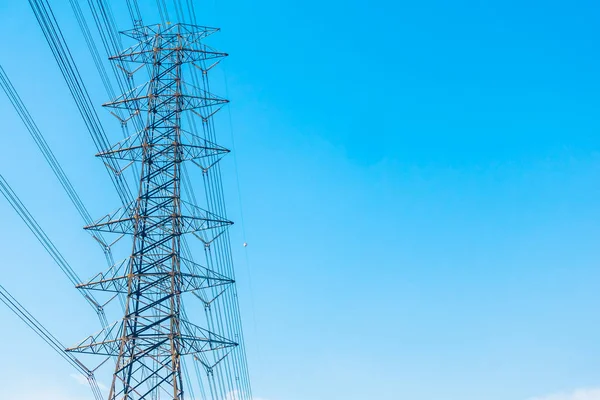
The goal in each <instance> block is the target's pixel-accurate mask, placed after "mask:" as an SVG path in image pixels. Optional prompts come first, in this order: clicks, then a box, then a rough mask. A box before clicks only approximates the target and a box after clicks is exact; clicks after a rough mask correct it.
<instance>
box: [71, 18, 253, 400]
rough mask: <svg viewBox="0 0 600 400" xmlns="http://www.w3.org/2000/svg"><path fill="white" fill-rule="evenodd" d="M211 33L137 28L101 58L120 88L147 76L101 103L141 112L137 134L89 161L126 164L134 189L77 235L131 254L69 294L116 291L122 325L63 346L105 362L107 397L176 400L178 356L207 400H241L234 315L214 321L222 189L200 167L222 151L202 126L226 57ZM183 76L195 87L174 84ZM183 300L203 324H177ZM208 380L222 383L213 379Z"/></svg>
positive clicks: (224, 260) (214, 102) (218, 314)
mask: <svg viewBox="0 0 600 400" xmlns="http://www.w3.org/2000/svg"><path fill="white" fill-rule="evenodd" d="M216 31H217V29H214V28H206V27H198V26H192V25H186V24H173V25H166V26H161V25H154V26H146V27H137V28H135V29H133V30H130V31H127V32H124V34H125V35H126V36H128V37H129V38H131V39H134V40H135V41H136V43H135V44H134V45H133V46H132V47H130V48H129V49H127V50H125V51H123V52H122V53H120V54H118V55H116V56H114V57H111V60H113V62H116V63H117V65H118V67H119V68H120V69H122V70H123V71H125V72H126V74H127V76H128V79H130V81H131V82H132V79H133V75H134V72H135V73H136V74H137V72H136V71H142V73H145V74H147V75H149V80H148V81H147V82H145V83H144V84H142V85H140V86H138V87H136V88H135V89H133V90H130V91H129V92H127V93H125V94H123V95H122V96H120V97H118V98H117V99H114V100H113V101H111V102H109V103H107V104H105V106H106V107H110V108H116V109H120V110H122V111H124V112H125V113H126V114H128V115H129V116H130V118H133V117H136V118H139V117H140V116H143V117H144V118H145V122H144V125H145V126H143V129H141V130H139V131H138V132H136V133H134V134H133V135H131V136H129V137H128V138H126V139H124V140H122V141H121V142H119V143H117V144H116V145H114V146H112V147H111V148H109V149H106V150H105V151H102V152H100V153H99V154H98V156H100V157H102V158H103V159H105V160H106V161H110V162H111V163H112V164H110V165H114V162H115V161H116V162H118V163H120V164H119V165H123V166H124V167H123V169H125V168H126V167H129V166H130V165H134V168H135V171H136V172H137V176H138V177H139V185H138V187H137V198H135V199H134V200H133V201H132V202H131V203H130V204H129V205H126V206H124V207H122V208H121V209H119V210H118V211H116V212H113V213H111V214H110V215H107V216H106V217H104V218H103V219H101V220H99V221H97V222H96V223H95V224H94V225H91V226H88V227H86V229H90V230H96V231H101V232H109V233H115V234H119V235H131V236H132V238H133V245H132V246H133V249H132V250H131V255H130V256H129V257H128V258H127V259H125V260H124V261H123V262H121V263H117V264H116V265H115V266H113V267H112V268H110V269H109V270H108V271H107V272H104V273H101V274H99V275H97V276H96V277H94V278H93V279H91V280H90V281H89V282H86V283H83V284H81V285H79V288H80V289H82V290H101V291H106V292H114V293H117V294H119V295H120V296H121V299H122V303H123V309H124V317H123V319H122V320H119V321H117V322H116V323H114V324H112V325H109V326H108V327H107V328H105V329H104V330H102V331H101V332H100V333H98V334H96V335H93V336H91V337H89V338H87V339H85V340H84V341H82V342H81V343H79V344H78V345H76V346H74V347H72V348H70V349H69V350H70V351H76V352H84V353H93V354H102V355H105V356H112V357H114V359H115V360H116V368H115V371H114V374H113V380H112V385H111V387H110V394H109V399H110V400H117V399H118V400H121V399H123V400H125V399H127V400H137V399H153V400H155V399H174V400H175V399H182V398H184V390H185V388H184V374H183V372H182V357H183V356H184V355H191V356H192V357H193V360H194V361H195V362H199V363H200V365H202V367H203V368H204V370H205V372H206V379H207V383H206V388H207V390H208V391H209V393H210V395H211V398H213V399H220V398H225V397H227V398H235V399H236V400H237V399H247V398H250V396H251V394H250V388H249V384H247V383H244V379H242V378H244V375H245V374H247V372H246V370H245V368H246V366H245V356H243V355H242V356H240V355H235V351H234V350H235V349H236V347H238V345H239V343H240V341H241V340H242V339H241V330H240V329H239V316H236V315H232V314H227V315H224V314H223V312H224V311H225V310H226V309H227V307H229V306H230V305H231V304H230V303H231V302H232V301H235V302H236V304H237V296H236V295H235V292H233V294H231V293H227V291H228V290H231V287H232V286H233V283H234V280H233V270H232V268H231V257H230V255H229V256H228V255H227V254H226V252H223V249H225V247H226V246H228V241H229V239H228V235H227V232H226V230H227V227H228V226H229V225H230V224H231V222H230V221H228V220H227V219H226V218H225V217H223V216H219V213H221V212H224V207H223V204H222V199H221V196H222V193H221V192H220V191H219V190H213V189H211V188H212V186H211V185H213V183H210V176H211V175H210V174H211V172H212V170H213V169H215V166H217V163H218V161H219V160H220V159H221V157H222V156H223V155H224V154H226V153H227V152H228V150H227V149H225V148H224V147H222V146H219V145H217V144H215V142H214V123H213V121H212V117H213V115H214V114H215V113H216V111H218V110H219V109H220V107H221V106H222V105H223V104H225V103H226V102H227V101H226V100H224V99H222V98H219V97H217V96H214V95H211V94H210V93H209V92H208V81H207V74H208V71H209V70H210V69H211V68H212V67H213V66H214V65H215V64H216V63H217V62H218V61H219V59H220V58H222V57H225V56H226V54H225V53H220V52H217V51H215V50H213V49H212V48H210V47H209V46H207V45H206V44H204V42H203V40H204V39H205V38H206V37H207V36H209V35H211V34H212V33H214V32H216ZM191 69H196V70H197V71H200V73H199V74H197V75H196V74H192V73H191ZM186 71H187V72H186ZM186 74H189V76H190V77H191V78H193V80H194V83H195V84H196V85H200V86H201V87H197V86H196V85H192V84H190V83H189V82H186V81H185V79H184V75H186ZM198 75H199V76H198ZM136 76H137V75H136ZM187 161H189V162H191V163H194V164H195V165H197V166H199V167H200V168H201V171H202V175H203V176H204V177H205V187H206V190H205V191H206V202H207V205H206V209H204V208H200V207H198V206H197V205H196V204H195V202H193V201H187V200H186V199H184V197H183V193H184V192H185V191H186V190H187V189H190V188H186V187H185V185H184V184H185V183H186V181H185V179H184V177H185V176H186V175H185V174H184V172H185V167H184V162H187ZM107 165H109V164H107ZM112 168H113V169H114V167H112ZM122 172H123V171H122V170H115V173H118V174H120V173H122ZM219 179H220V178H219ZM182 188H183V190H182ZM192 197H193V195H192ZM221 215H223V214H221ZM185 234H192V235H194V236H195V237H196V238H197V239H199V240H200V241H201V245H202V247H203V248H204V253H205V255H206V265H205V266H202V265H200V264H199V263H196V262H195V261H193V260H192V254H191V252H190V251H189V248H188V247H187V242H186V241H185V237H184V235H185ZM223 254H225V255H223ZM185 292H189V293H192V294H193V295H195V297H196V298H198V299H200V300H201V301H202V303H203V306H204V309H205V311H206V326H203V327H201V326H198V325H195V324H193V323H192V322H190V321H189V320H187V319H186V314H185V311H184V309H183V302H182V294H183V293H185ZM224 293H226V294H227V296H228V297H225V295H224ZM221 298H223V299H224V300H223V301H222V302H221V303H219V301H220V300H219V301H217V299H221ZM235 306H236V305H235ZM215 307H219V308H218V310H217V311H214V310H215ZM236 307H237V306H236ZM236 318H238V319H236ZM215 320H217V322H215ZM217 373H222V374H223V375H224V376H225V374H226V373H227V374H230V375H231V376H229V375H228V377H227V379H228V380H227V379H223V377H222V376H221V377H220V380H218V379H217V378H215V374H217ZM246 378H247V377H246ZM246 381H247V379H246ZM240 382H242V383H240ZM246 386H247V387H246Z"/></svg>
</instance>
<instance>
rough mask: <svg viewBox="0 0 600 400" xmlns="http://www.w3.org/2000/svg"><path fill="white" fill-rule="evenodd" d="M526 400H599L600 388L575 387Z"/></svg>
mask: <svg viewBox="0 0 600 400" xmlns="http://www.w3.org/2000/svg"><path fill="white" fill-rule="evenodd" d="M528 400H600V388H589V389H577V390H574V391H572V392H570V393H569V392H565V393H555V394H550V395H546V396H540V397H532V398H530V399H528Z"/></svg>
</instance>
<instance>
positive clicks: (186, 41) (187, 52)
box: [110, 24, 227, 64]
mask: <svg viewBox="0 0 600 400" xmlns="http://www.w3.org/2000/svg"><path fill="white" fill-rule="evenodd" d="M218 31H219V29H218V28H209V27H206V26H198V25H189V24H167V25H161V24H157V25H148V26H143V27H138V28H134V29H131V30H127V31H123V32H121V33H122V34H123V35H125V36H127V37H130V38H132V39H135V40H136V41H137V43H136V44H134V45H133V46H131V47H129V48H128V49H126V50H125V51H123V52H121V53H119V54H117V55H115V56H112V57H110V59H111V60H115V61H124V62H132V63H146V64H153V63H156V62H157V61H163V62H167V63H168V62H170V61H174V60H175V59H174V58H172V57H168V56H167V57H166V58H165V59H164V60H157V57H159V58H162V57H165V56H166V55H167V54H168V53H171V52H173V53H174V52H176V53H177V54H178V57H177V58H176V60H177V62H178V63H188V62H195V61H201V60H210V59H215V58H222V57H226V56H227V53H222V52H219V51H217V50H215V49H213V48H212V47H210V46H208V45H206V44H204V43H203V42H202V40H203V39H205V38H207V37H208V36H210V35H212V34H213V33H216V32H218ZM159 53H161V54H159ZM165 53H166V54H165Z"/></svg>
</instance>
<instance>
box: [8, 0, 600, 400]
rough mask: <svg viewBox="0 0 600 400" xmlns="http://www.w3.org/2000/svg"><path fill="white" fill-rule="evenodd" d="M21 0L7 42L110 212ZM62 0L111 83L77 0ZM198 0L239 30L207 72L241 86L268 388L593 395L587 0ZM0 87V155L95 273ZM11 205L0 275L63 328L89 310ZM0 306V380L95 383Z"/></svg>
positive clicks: (61, 240) (338, 394)
mask: <svg viewBox="0 0 600 400" xmlns="http://www.w3.org/2000/svg"><path fill="white" fill-rule="evenodd" d="M18 3H19V2H8V1H4V2H0V13H1V14H2V15H4V16H7V18H5V22H4V23H3V24H2V26H0V34H1V35H2V37H3V38H4V40H3V45H2V50H1V51H0V63H1V64H2V65H3V67H4V68H5V70H6V72H7V73H8V74H9V76H11V78H12V80H13V83H14V84H15V86H16V88H17V90H19V92H20V94H21V96H22V97H23V100H24V101H25V103H26V104H27V105H28V107H29V109H30V111H31V113H32V114H33V116H34V117H35V119H36V121H37V123H38V125H39V126H40V128H41V130H42V132H44V134H45V136H46V138H47V140H48V142H49V143H50V145H51V146H52V148H53V150H54V151H55V153H56V156H57V157H58V158H59V160H60V161H61V163H62V164H63V166H64V167H65V170H66V172H67V174H69V176H70V177H71V179H72V180H73V183H74V185H75V187H76V188H77V190H78V191H79V192H80V193H81V196H82V198H83V199H84V201H85V203H86V205H87V206H88V207H89V209H90V210H91V211H92V213H93V214H94V215H98V216H101V215H103V213H105V212H107V211H109V210H111V209H113V208H114V206H113V205H116V204H117V203H116V196H115V195H114V193H113V191H112V190H111V187H110V186H109V181H108V179H107V177H106V174H105V172H104V171H103V169H102V165H101V164H100V162H99V161H98V160H97V159H95V158H94V157H93V154H94V153H95V150H94V147H93V145H92V142H91V140H90V138H89V136H88V134H87V132H86V131H85V127H84V125H83V123H82V121H81V119H80V118H79V117H78V114H77V111H76V108H75V107H74V104H73V102H72V100H71V98H70V96H69V93H68V90H67V88H66V86H65V85H64V83H63V81H62V78H61V77H60V75H59V72H58V69H57V67H56V64H55V62H54V60H53V59H52V56H51V54H50V52H49V49H48V46H47V44H46V43H45V41H44V39H43V37H42V35H41V31H40V29H39V27H38V26H37V23H36V21H35V20H34V17H33V13H32V12H31V10H30V9H29V8H28V5H27V4H26V2H22V3H23V4H18ZM52 3H53V4H55V3H56V12H57V17H58V18H59V21H60V23H61V27H63V29H64V31H65V34H66V36H67V39H68V42H69V45H70V46H72V48H73V49H74V51H75V56H76V61H77V62H78V65H80V66H81V69H82V74H83V76H84V78H85V79H86V82H87V84H88V87H89V89H90V92H91V95H92V98H93V99H94V101H95V102H96V103H97V104H101V103H102V102H104V101H106V96H105V94H104V92H103V89H102V87H101V86H100V85H99V80H98V78H97V77H96V75H95V71H94V70H93V66H92V63H91V60H90V58H89V55H88V53H87V50H86V48H85V44H84V43H83V42H82V41H81V40H80V37H79V36H78V27H77V26H76V23H75V22H74V20H73V18H72V16H71V13H70V9H69V8H68V5H66V4H62V5H61V4H57V3H59V2H56V1H54V2H52ZM65 3H66V2H65ZM111 3H113V7H114V10H115V12H117V14H118V23H119V26H120V27H123V28H127V27H128V25H127V18H126V15H124V14H122V12H123V11H124V8H123V4H124V2H121V1H117V0H113V1H112V2H111ZM413 3H418V4H413ZM151 4H154V2H151ZM196 4H197V7H198V8H202V10H203V12H202V13H201V14H199V18H200V20H201V21H202V23H204V24H206V25H209V26H219V27H221V28H222V32H221V33H219V35H218V37H217V36H215V38H214V42H213V43H214V45H215V47H217V48H219V49H220V50H223V51H226V52H228V53H230V54H231V56H230V57H229V59H227V60H226V62H225V65H224V70H225V73H224V74H223V73H218V74H216V75H217V76H216V79H217V81H218V80H219V79H220V80H221V82H223V80H224V79H226V81H227V89H228V90H227V92H228V94H227V95H228V97H229V98H231V100H232V103H231V113H232V126H233V133H234V137H235V150H236V160H237V163H234V160H233V158H232V157H230V158H229V159H227V160H226V161H225V164H224V168H225V170H224V172H225V177H226V181H225V185H226V187H225V189H226V194H227V196H228V201H229V204H228V206H229V213H230V218H231V219H233V220H235V221H238V224H236V225H235V228H234V230H233V248H234V252H235V256H236V266H237V271H238V283H239V287H240V291H241V295H240V299H241V304H242V312H243V319H244V324H245V332H246V341H247V347H248V352H249V364H250V371H251V378H252V382H253V388H254V393H255V395H256V396H257V397H258V398H260V399H264V400H330V399H345V400H364V399H378V400H398V399H411V400H481V399H486V400H530V399H534V398H535V399H536V400H538V399H540V400H541V399H544V400H598V399H600V390H598V389H594V388H600V378H598V377H599V376H600V364H599V362H598V357H597V355H598V354H600V342H599V341H598V337H600V319H599V317H598V313H597V309H598V306H599V305H600V297H599V295H598V293H599V291H598V288H599V285H600V284H599V282H600V272H599V269H598V268H597V264H598V263H597V260H598V258H599V256H600V251H599V247H598V245H597V238H598V237H600V228H599V227H600V224H598V222H597V221H598V220H599V219H600V218H599V217H600V202H599V201H598V199H599V198H600V183H599V182H600V153H599V152H598V149H599V148H600V138H599V136H598V130H599V127H600V117H599V116H600V113H599V112H598V110H599V109H600V97H599V96H598V93H600V87H599V86H600V81H599V80H598V74H597V71H598V70H600V55H599V53H598V51H597V49H598V37H600V32H599V30H600V28H598V24H597V20H598V15H599V13H600V8H599V6H598V5H597V4H596V3H595V2H592V1H577V0H575V1H572V2H569V3H568V4H567V2H558V1H546V2H541V1H526V2H517V1H512V0H508V1H502V2H500V1H496V2H491V1H488V2H485V1H454V2H445V1H441V0H426V1H421V2H381V1H380V2H377V1H374V2H356V1H346V2H342V1H329V2H316V1H313V0H306V1H302V2H295V1H291V2H275V1H264V2H238V1H233V2H229V3H224V2H218V1H212V2H206V3H205V2H200V1H197V2H196ZM149 15H150V14H149ZM16 35H18V36H19V37H18V40H15V36H16ZM222 71H223V70H222ZM224 87H225V85H224V84H223V83H219V82H217V88H220V90H222V89H224ZM221 93H223V90H222V91H221ZM223 94H224V93H223ZM0 110H2V111H1V115H2V119H3V127H2V128H3V131H4V134H3V136H2V137H3V142H2V143H3V144H2V146H1V148H0V149H1V150H0V151H1V152H2V154H1V156H0V173H1V174H2V175H3V176H5V178H6V179H7V180H8V181H9V182H10V183H11V185H12V186H13V188H14V189H15V191H16V192H17V193H18V194H19V195H20V196H21V198H22V200H23V201H24V202H25V203H26V204H27V206H28V207H29V208H30V210H31V212H32V213H33V214H34V215H35V216H36V218H38V220H39V222H40V224H41V225H42V226H43V227H44V228H45V229H46V231H47V232H48V234H49V235H50V237H51V238H52V239H53V240H54V241H55V243H56V244H57V246H58V247H59V248H60V249H61V251H62V252H63V253H64V254H65V256H66V257H67V258H68V259H69V261H70V262H71V264H72V265H73V266H74V267H75V269H77V271H78V272H79V273H80V274H81V275H82V276H91V275H93V274H94V273H95V272H97V271H99V270H100V269H102V266H103V264H102V257H101V254H100V253H99V252H98V250H97V247H96V246H95V244H94V243H92V241H91V239H90V238H89V237H88V236H87V234H86V233H85V232H83V231H82V230H81V229H80V227H81V225H82V222H81V221H80V220H79V217H78V215H77V214H76V212H75V210H74V209H73V207H72V206H71V205H70V203H68V200H67V197H66V196H65V194H64V193H63V192H62V189H61V188H60V186H59V184H58V183H57V182H56V180H55V179H54V176H53V175H52V173H51V172H50V170H49V168H48V167H47V166H46V164H45V163H44V161H43V159H42V157H41V155H40V154H39V152H38V150H37V149H36V148H35V145H34V143H33V141H32V140H31V139H30V138H29V136H28V134H27V132H26V130H25V128H24V126H23V125H22V124H21V122H20V120H18V117H17V115H16V113H14V111H13V109H12V108H11V107H10V105H9V103H8V102H7V99H6V98H5V96H4V95H2V96H0ZM99 114H100V115H102V118H103V121H104V122H105V126H109V127H112V128H113V129H114V132H115V135H118V134H120V133H119V132H118V126H117V125H116V123H115V122H114V120H113V119H112V117H110V116H108V115H107V113H106V112H105V111H102V110H100V108H99ZM222 117H224V118H223V119H224V120H225V121H224V122H223V124H222V125H223V129H221V130H220V131H219V134H220V135H221V137H222V141H223V143H224V144H225V145H227V146H231V136H230V131H229V127H228V124H229V122H228V116H226V114H223V116H222ZM115 137H118V136H115ZM236 170H237V174H238V176H239V180H240V190H241V198H242V202H241V209H242V210H243V216H244V224H243V228H244V229H243V230H244V231H245V236H244V233H243V230H242V224H241V223H239V222H240V221H241V216H240V211H239V210H240V202H239V201H238V193H237V183H236V179H235V175H236ZM0 215H2V217H3V223H2V224H3V226H4V227H5V229H3V230H2V231H0V251H1V252H2V254H4V257H3V261H4V266H5V267H4V268H3V274H2V276H3V278H2V281H1V282H0V283H1V284H2V285H4V286H5V287H6V288H7V289H8V290H10V291H11V292H12V293H13V294H14V295H15V296H16V297H17V298H19V299H20V300H21V301H22V302H23V304H24V305H25V306H26V307H27V308H28V309H30V310H31V311H32V313H34V314H35V315H37V316H39V318H40V320H42V321H43V322H44V323H45V324H46V326H47V327H48V328H49V329H50V330H51V331H52V332H55V334H56V335H57V336H59V338H60V339H61V340H63V341H64V342H65V343H67V344H70V343H74V342H75V341H77V340H78V339H80V338H82V337H84V336H85V335H87V334H89V333H90V329H89V327H88V326H86V323H87V324H89V325H91V324H95V321H94V318H93V315H90V312H89V310H88V308H87V306H86V305H85V304H84V303H83V301H82V300H81V298H80V297H78V295H77V293H75V290H74V289H71V288H70V286H69V284H68V281H67V280H66V279H65V278H64V277H63V276H62V275H60V273H59V272H58V270H57V268H56V267H55V266H54V265H53V264H52V261H51V259H50V258H49V257H48V256H47V255H46V254H45V252H44V251H43V249H42V248H41V246H40V245H39V244H38V243H37V242H36V241H35V239H34V238H33V236H32V235H31V234H30V233H29V231H28V230H27V228H26V227H25V226H24V224H23V223H22V222H21V221H20V220H19V219H18V217H17V216H16V214H15V213H14V212H13V211H12V209H10V207H9V206H8V204H7V203H6V202H5V201H0ZM244 241H247V242H248V247H247V248H246V250H247V253H248V258H246V254H245V252H244V248H243V247H242V243H243V242H244ZM247 260H248V261H249V262H247ZM0 318H1V320H2V321H4V323H5V324H7V326H8V327H9V329H1V330H0V343H3V358H5V359H6V360H10V363H9V364H6V363H4V367H2V376H3V378H2V381H1V382H2V384H1V385H0V398H14V396H15V393H17V392H16V391H17V389H18V388H20V387H22V386H23V385H25V386H26V387H27V388H31V390H30V392H28V393H27V394H26V395H24V396H29V398H31V399H32V400H33V399H37V398H40V396H41V395H40V393H44V395H47V396H50V397H51V396H53V395H54V396H55V397H57V398H61V399H68V400H71V399H77V400H79V399H85V398H89V394H88V389H87V388H86V387H85V386H81V385H79V384H78V383H77V381H76V379H74V378H73V377H71V376H70V375H71V373H72V371H71V370H70V369H69V367H68V366H65V365H64V363H63V361H62V360H61V359H59V358H58V357H57V356H56V355H55V354H54V353H52V352H51V351H50V350H49V349H48V348H47V347H45V345H44V344H43V343H41V341H40V340H39V339H38V338H37V337H36V336H34V335H33V334H32V333H30V332H29V331H28V330H27V328H25V327H24V326H23V325H22V324H21V323H20V321H18V320H17V319H16V318H15V317H14V316H13V315H12V314H10V312H9V311H8V310H6V309H5V308H0ZM94 326H95V325H94ZM8 365H10V367H9V366H8ZM28 390H29V389H28ZM545 396H550V397H545ZM23 398H26V400H29V398H27V397H23Z"/></svg>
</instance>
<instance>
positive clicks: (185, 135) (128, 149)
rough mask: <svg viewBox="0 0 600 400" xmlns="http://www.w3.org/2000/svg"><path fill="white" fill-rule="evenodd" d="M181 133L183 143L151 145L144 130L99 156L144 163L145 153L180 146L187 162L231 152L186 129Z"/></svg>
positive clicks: (155, 141) (160, 142) (157, 143)
mask: <svg viewBox="0 0 600 400" xmlns="http://www.w3.org/2000/svg"><path fill="white" fill-rule="evenodd" d="M179 133H180V134H181V139H182V142H183V143H178V144H177V143H175V144H174V143H172V142H166V141H160V140H156V139H155V140H154V141H153V142H152V143H151V144H149V143H145V142H144V138H145V134H146V132H145V131H144V130H142V131H140V132H137V133H135V134H133V135H131V136H129V137H128V138H126V139H123V140H121V141H120V142H118V143H117V144H115V145H114V146H112V147H111V148H110V149H107V150H105V151H102V152H100V153H98V154H97V156H98V157H103V158H114V159H119V160H126V161H142V159H143V154H144V152H145V151H151V150H154V151H155V152H162V151H163V150H164V148H166V147H172V146H178V147H180V148H181V153H180V154H181V158H180V159H181V161H186V160H199V159H202V158H207V157H211V156H212V157H219V158H220V157H222V156H223V155H225V154H227V153H229V151H230V150H229V149H226V148H225V147H223V146H219V145H218V144H215V143H213V142H211V141H209V140H207V139H204V138H201V137H199V136H198V135H196V134H195V133H192V132H190V131H187V130H185V129H181V128H180V129H179ZM168 134H169V132H166V133H165V135H164V136H170V135H168Z"/></svg>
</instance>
